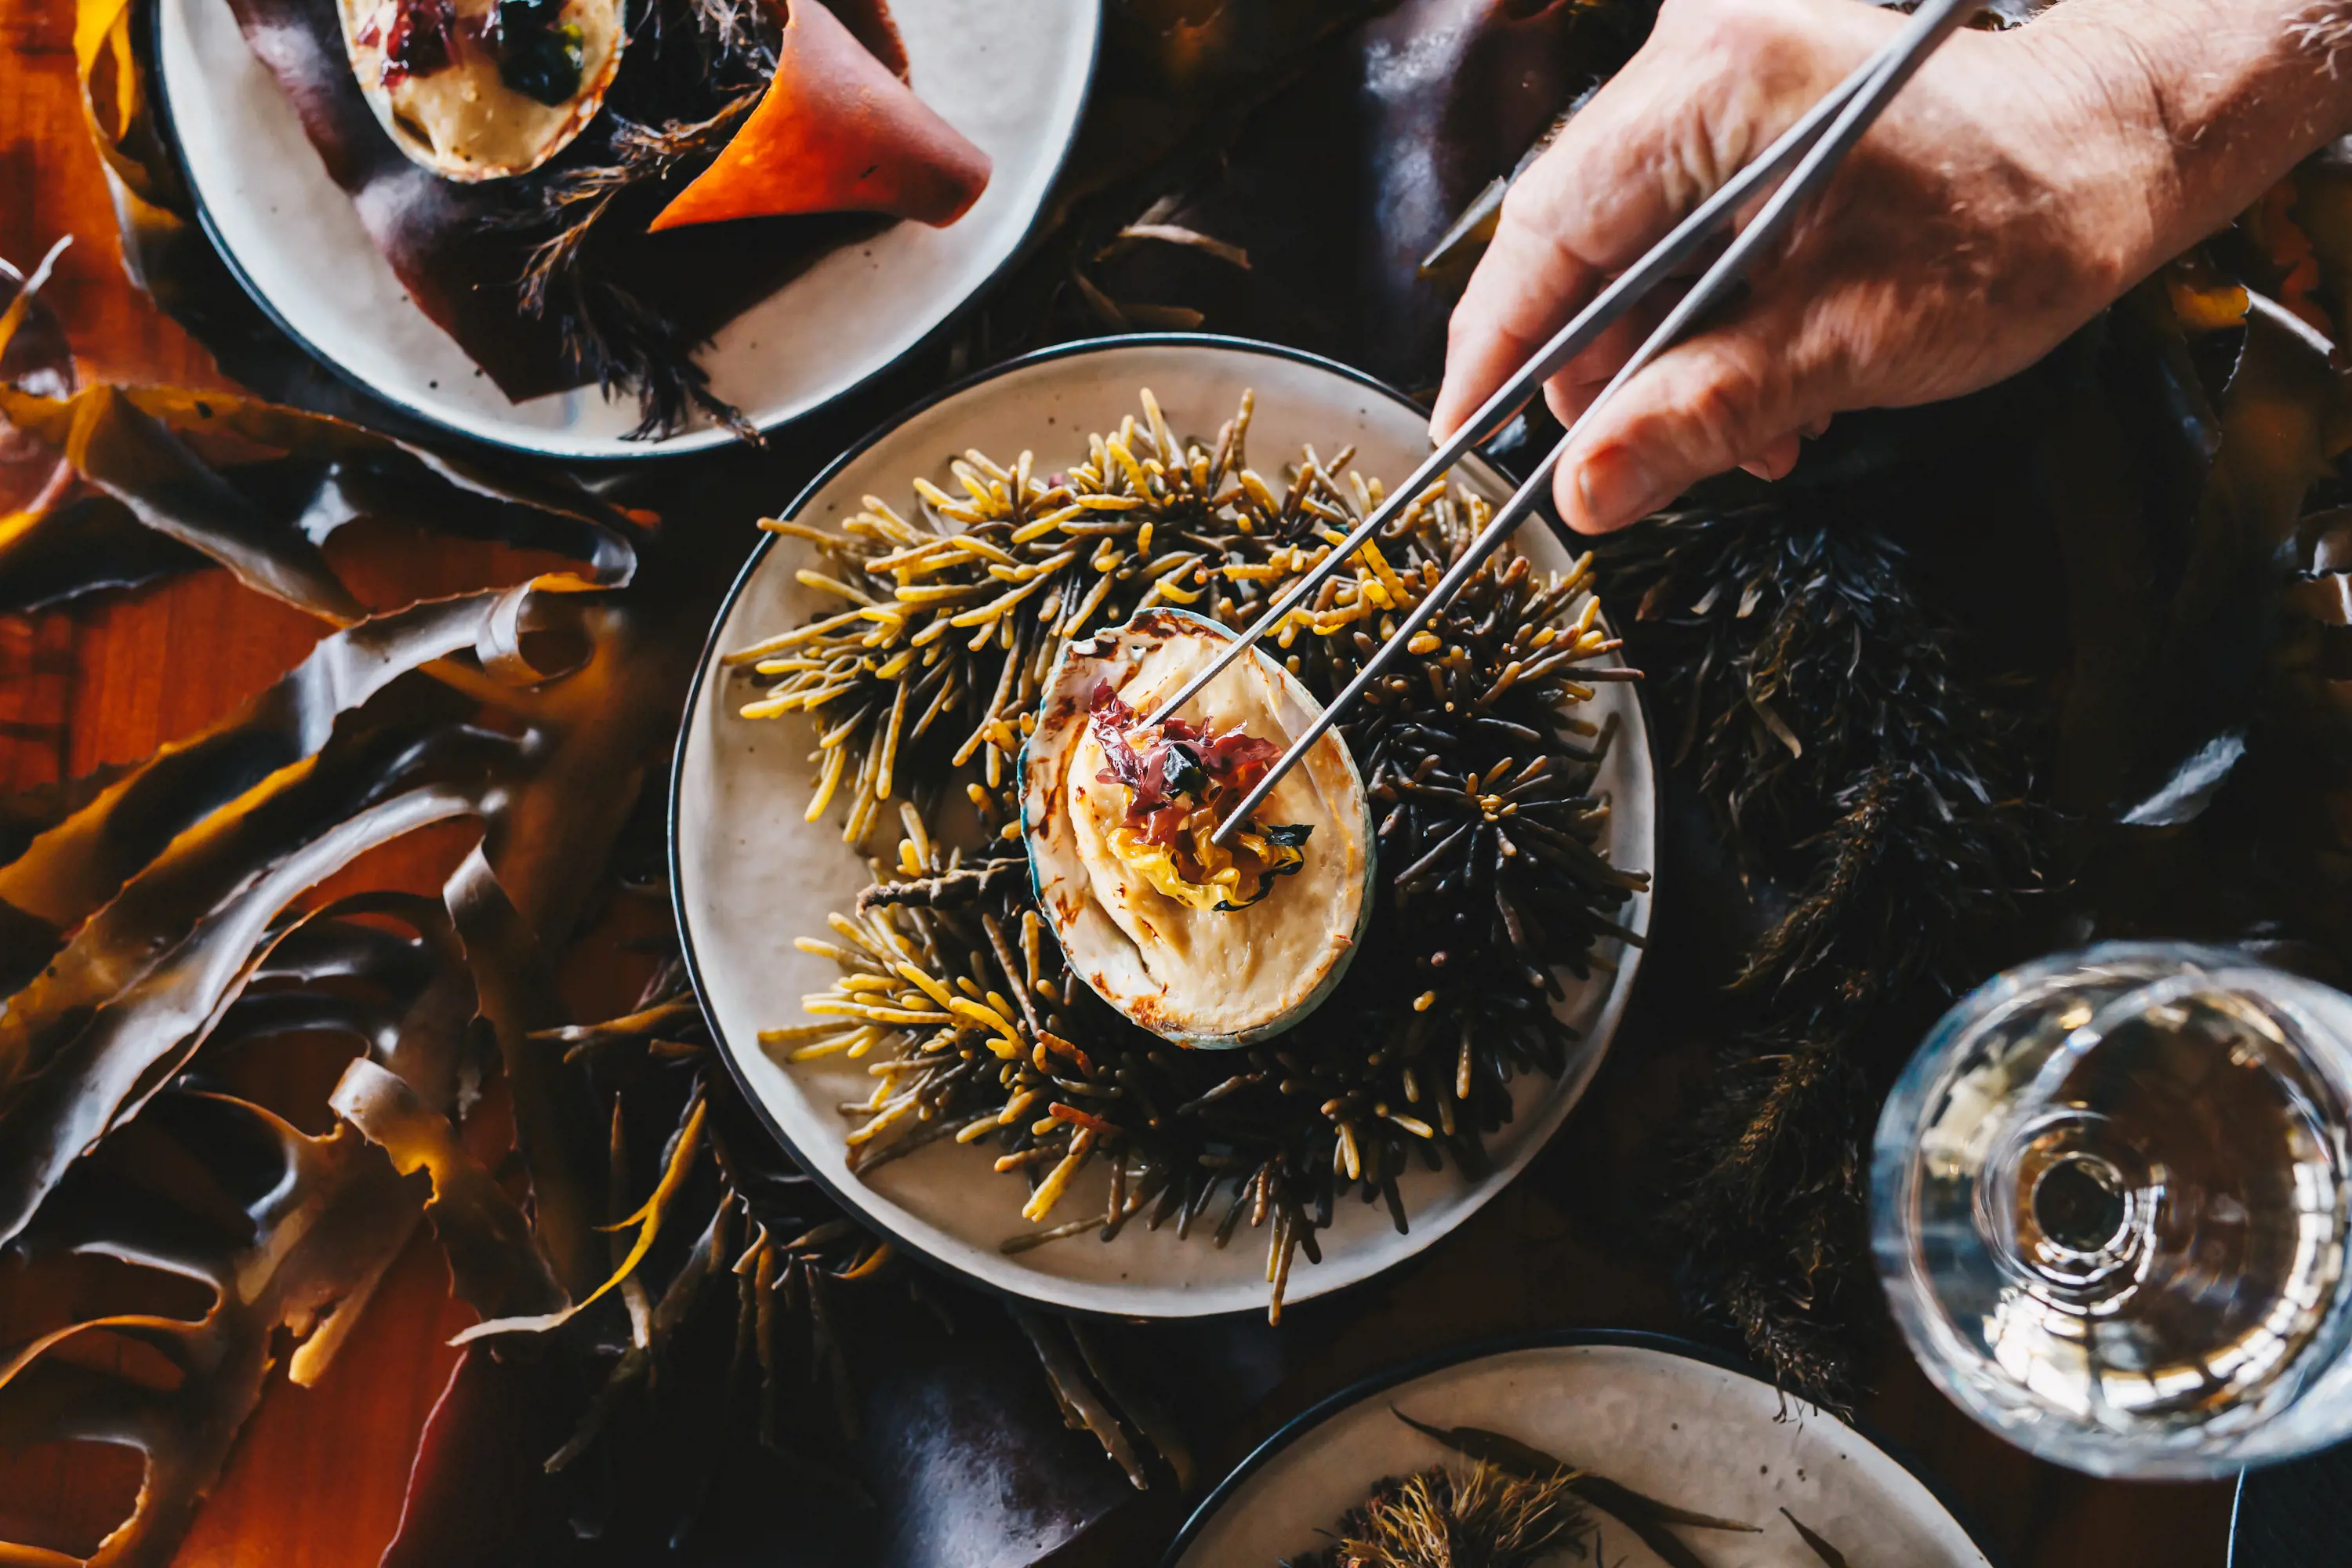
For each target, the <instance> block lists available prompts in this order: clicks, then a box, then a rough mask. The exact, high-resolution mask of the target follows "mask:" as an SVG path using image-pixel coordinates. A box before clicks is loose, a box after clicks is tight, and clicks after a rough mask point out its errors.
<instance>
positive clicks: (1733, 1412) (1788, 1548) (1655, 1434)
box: [1161, 1331, 1996, 1568]
mask: <svg viewBox="0 0 2352 1568" xmlns="http://www.w3.org/2000/svg"><path fill="white" fill-rule="evenodd" d="M1397 1412H1402V1413H1403V1414H1405V1415H1410V1416H1412V1418H1413V1419H1414V1420H1416V1421H1420V1422H1422V1423H1423V1424H1425V1425H1428V1426H1447V1427H1450V1426H1479V1427H1484V1428H1486V1430H1488V1431H1491V1432H1499V1433H1502V1434H1503V1435H1504V1436H1508V1437H1512V1438H1516V1439H1517V1440H1518V1441H1519V1442H1522V1443H1526V1444H1528V1445H1530V1446H1532V1447H1537V1448H1539V1449H1541V1450H1543V1451H1544V1452H1545V1453H1547V1454H1549V1455H1551V1456H1553V1457H1554V1458H1559V1459H1562V1460H1565V1461H1567V1462H1568V1463H1570V1464H1571V1465H1577V1466H1580V1467H1582V1468H1585V1469H1587V1470H1589V1471H1591V1473H1593V1474H1594V1475H1597V1476H1602V1477H1606V1478H1607V1479H1610V1480H1612V1481H1614V1482H1616V1483H1618V1484H1619V1485H1620V1486H1623V1487H1628V1488H1631V1489H1633V1490H1634V1491H1637V1492H1640V1493H1642V1494H1643V1495H1644V1496H1646V1497H1649V1498H1653V1499H1655V1500H1658V1501H1661V1502H1664V1503H1667V1504H1671V1505H1672V1506H1674V1507H1676V1508H1681V1509H1687V1510H1691V1511H1693V1512H1696V1513H1704V1514H1709V1515H1713V1516H1715V1517H1717V1518H1719V1519H1727V1520H1736V1521H1739V1522H1741V1523H1745V1524H1750V1525H1753V1526H1756V1527H1757V1528H1756V1531H1755V1533H1752V1534H1750V1533H1746V1532H1735V1531H1711V1530H1698V1529H1687V1528H1686V1529H1683V1530H1679V1531H1675V1533H1676V1534H1678V1535H1679V1536H1680V1537H1681V1538H1682V1539H1683V1540H1684V1541H1685V1542H1686V1543H1687V1544H1688V1545H1689V1546H1690V1547H1691V1548H1692V1549H1693V1550H1694V1551H1695V1552H1696V1553H1697V1555H1698V1557H1699V1559H1700V1560H1701V1561H1703V1562H1705V1563H1706V1564H1707V1565H1708V1568H1823V1560H1822V1557H1821V1556H1819V1555H1818V1554H1817V1553H1815V1552H1814V1551H1813V1550H1812V1548H1811V1547H1810V1546H1809V1545H1807V1544H1806V1542H1805V1540H1804V1538H1803V1537H1802V1536H1801V1535H1800V1534H1799V1533H1798V1531H1797V1529H1796V1526H1795V1525H1794V1524H1793V1523H1792V1522H1790V1521H1791V1518H1792V1517H1793V1518H1794V1519H1795V1520H1801V1521H1803V1522H1804V1525H1805V1528H1806V1529H1808V1530H1811V1531H1813V1532H1814V1533H1815V1534H1816V1535H1818V1536H1820V1537H1821V1538H1822V1540H1823V1541H1825V1542H1828V1543H1829V1544H1830V1545H1831V1546H1832V1548H1833V1549H1835V1550H1836V1551H1837V1552H1839V1553H1840V1554H1842V1555H1843V1557H1844V1558H1845V1560H1846V1561H1847V1562H1848V1563H1853V1564H1855V1565H1856V1568H1862V1565H1863V1564H1867V1563H1901V1564H1903V1565H1904V1568H1992V1565H1993V1564H1994V1563H1995V1562H1996V1559H1994V1558H1993V1556H1992V1555H1991V1553H1990V1552H1988V1551H1987V1550H1986V1549H1985V1547H1984V1546H1983V1545H1982V1544H1981V1543H1980V1542H1979V1541H1978V1540H1977V1539H1976V1537H1975V1536H1974V1535H1973V1534H1972V1533H1971V1532H1970V1531H1969V1529H1968V1528H1967V1526H1965V1525H1964V1524H1962V1523H1961V1521H1960V1520H1959V1519H1958V1517H1957V1516H1956V1515H1955V1514H1954V1512H1953V1511H1952V1508H1951V1506H1950V1505H1949V1504H1948V1502H1947V1501H1946V1500H1944V1499H1943V1498H1941V1497H1939V1496H1938V1495H1937V1491H1936V1489H1935V1488H1934V1487H1933V1486H1932V1485H1930V1484H1929V1482H1928V1481H1927V1479H1926V1478H1925V1477H1924V1476H1922V1475H1921V1474H1920V1473H1919V1471H1918V1470H1917V1468H1916V1467H1915V1466H1914V1465H1912V1464H1911V1463H1910V1461H1908V1460H1907V1459H1906V1458H1902V1457H1900V1456H1898V1455H1897V1454H1895V1453H1894V1452H1893V1451H1891V1450H1890V1449H1889V1448H1888V1447H1886V1446H1885V1444H1884V1443H1883V1442H1880V1441H1875V1440H1874V1439H1873V1438H1872V1437H1871V1436H1868V1435H1866V1434H1865V1433H1864V1432H1862V1431H1859V1430H1857V1429H1856V1428H1854V1427H1853V1426H1849V1425H1848V1424H1847V1423H1845V1422H1843V1421H1841V1420H1839V1419H1838V1418H1837V1417H1836V1416H1834V1415H1830V1414H1829V1413H1828V1412H1826V1411H1824V1410H1822V1409H1821V1408H1819V1407H1818V1406H1815V1405H1809V1404H1807V1403H1805V1402H1804V1401H1803V1400H1801V1399H1798V1398H1796V1397H1795V1396H1793V1395H1789V1394H1782V1393H1781V1391H1780V1390H1779V1389H1778V1388H1775V1387H1774V1386H1773V1385H1772V1384H1770V1383H1769V1382H1768V1381H1767V1380H1765V1379H1763V1378H1761V1377H1759V1376H1757V1375H1756V1374H1755V1373H1752V1372H1750V1371H1748V1369H1746V1368H1744V1367H1742V1366H1740V1365H1739V1364H1738V1363H1735V1362H1732V1361H1729V1360H1727V1359H1725V1358H1722V1357H1719V1356H1717V1355H1716V1354H1715V1353H1714V1352H1710V1351H1708V1350H1706V1349H1705V1348H1704V1347H1702V1346H1699V1345H1695V1344H1691V1343H1689V1342H1685V1341H1681V1340H1675V1339H1671V1338H1668V1337H1666V1336H1664V1335H1660V1334H1640V1333H1612V1332H1606V1331H1562V1332H1556V1333H1549V1334H1541V1335H1535V1336H1530V1337H1528V1338H1523V1339H1516V1340H1508V1341H1503V1342H1489V1343H1486V1344H1477V1345H1470V1346H1465V1347H1464V1348H1462V1349H1459V1350H1453V1351H1448V1352H1444V1353H1443V1354H1440V1355H1436V1356H1433V1357H1430V1358H1429V1359H1427V1360H1424V1361H1420V1362H1416V1363H1412V1365H1409V1366H1404V1367H1400V1368H1398V1369H1397V1370H1395V1371H1393V1372H1389V1373H1381V1374H1380V1375H1378V1376H1375V1377H1371V1378H1367V1379H1366V1380H1365V1381H1363V1382H1361V1383H1359V1384H1356V1385H1355V1386H1354V1387H1352V1388H1348V1389H1344V1390H1342V1391H1341V1392H1339V1394H1334V1395H1332V1396H1331V1397H1330V1398H1328V1399H1327V1400H1325V1401H1323V1402H1322V1403H1321V1404H1320V1405H1316V1406H1315V1407H1314V1408H1313V1409H1311V1410H1308V1411H1307V1412H1306V1413H1305V1414H1304V1415H1300V1416H1298V1417H1297V1419H1296V1420H1293V1421H1292V1422H1290V1423H1289V1424H1288V1425H1287V1426H1284V1427H1283V1428H1282V1429H1281V1430H1280V1431H1278V1432H1276V1434H1275V1435H1274V1436H1271V1437H1269V1438H1267V1439H1266V1440H1265V1442H1264V1443H1263V1444H1261V1445H1259V1447H1258V1448H1257V1450H1256V1452H1255V1453H1253V1454H1251V1455H1250V1457H1249V1458H1246V1459H1244V1460H1243V1461H1242V1462H1241V1464H1240V1466H1239V1467H1238V1468H1235V1469H1234V1473H1233V1474H1232V1475H1230V1476H1228V1477H1226V1478H1225V1479H1224V1480H1223V1482H1222V1483H1220V1484H1219V1486H1218V1487H1217V1489H1216V1490H1214V1491H1213V1492H1211V1493H1210V1494H1209V1496H1208V1498H1207V1499H1206V1500H1204V1501H1203V1502H1202V1504H1201V1506H1200V1508H1199V1509H1197V1510H1194V1512H1193V1514H1192V1519H1191V1520H1190V1521H1188V1522H1187V1523H1186V1524H1185V1526H1184V1528H1183V1530H1182V1531H1181V1532H1179V1534H1178V1535H1177V1537H1176V1540H1175V1542H1174V1543H1173V1544H1172V1545H1171V1546H1170V1548H1169V1549H1168V1554H1167V1556H1166V1558H1165V1559H1163V1561H1162V1564H1161V1568H1212V1565H1215V1568H1230V1565H1236V1564H1244V1563H1246V1564H1262V1565H1264V1568H1275V1565H1276V1564H1277V1563H1281V1562H1283V1561H1284V1560H1285V1559H1286V1558H1297V1559H1300V1560H1302V1561H1303V1560H1305V1559H1306V1558H1307V1557H1308V1556H1309V1555H1310V1554H1312V1553H1313V1552H1317V1551H1319V1550H1320V1549H1321V1548H1322V1547H1324V1546H1326V1545H1328V1544H1329V1537H1328V1535H1327V1534H1326V1533H1324V1532H1326V1531H1328V1530H1330V1529H1331V1527H1332V1526H1333V1525H1334V1524H1336V1523H1337V1522H1338V1521H1339V1518H1340V1516H1341V1515H1343V1514H1345V1513H1346V1512H1347V1511H1348V1510H1349V1509H1351V1508H1354V1507H1356V1506H1358V1505H1359V1504H1360V1503H1361V1502H1362V1501H1363V1500H1364V1499H1365V1498H1366V1496H1367V1495H1368V1494H1369V1493H1370V1491H1371V1489H1372V1488H1373V1486H1374V1485H1376V1484H1377V1483H1378V1482H1380V1481H1381V1480H1382V1479H1385V1478H1389V1477H1402V1476H1406V1475H1411V1474H1412V1473H1414V1472H1415V1471H1418V1470H1423V1469H1426V1468H1430V1467H1431V1466H1433V1465H1438V1464H1443V1463H1454V1464H1461V1463H1465V1462H1466V1461H1464V1460H1463V1459H1462V1458H1460V1456H1459V1455H1457V1454H1455V1453H1454V1451H1453V1450H1452V1449H1450V1448H1448V1447H1445V1446H1444V1445H1443V1444H1441V1443H1439V1442H1438V1441H1437V1440H1436V1439H1435V1438H1433V1437H1430V1436H1425V1435H1423V1433H1420V1432H1417V1431H1415V1430H1413V1429H1412V1427H1411V1426H1407V1425H1406V1424H1405V1423H1404V1422H1402V1421H1401V1420H1399V1419H1398V1417H1397V1414H1396V1413H1397ZM1782 1510H1787V1511H1786V1512H1785V1513H1784V1512H1783V1511H1782ZM1593 1521H1594V1523H1595V1524H1596V1525H1597V1526H1598V1527H1599V1530H1600V1549H1599V1550H1598V1551H1597V1552H1595V1553H1594V1555H1592V1556H1590V1557H1587V1558H1586V1559H1585V1561H1587V1562H1593V1561H1601V1562H1606V1563H1609V1564H1610V1568H1657V1565H1658V1564H1660V1563H1663V1561H1664V1560H1663V1559H1661V1558H1660V1557H1659V1556H1657V1555H1656V1554H1655V1553H1654V1552H1652V1551H1651V1550H1650V1549H1649V1548H1648V1547H1647V1546H1646V1545H1644V1544H1643V1543H1642V1542H1640V1541H1638V1540H1636V1539H1635V1538H1634V1536H1633V1531H1630V1530H1628V1529H1627V1528H1625V1526H1624V1525H1623V1524H1622V1522H1621V1521H1614V1520H1612V1519H1611V1518H1610V1517H1609V1516H1608V1515H1607V1514H1605V1513H1597V1512H1596V1513H1595V1514H1594V1515H1593ZM1569 1560H1570V1559H1569V1558H1567V1557H1563V1558H1562V1559H1561V1561H1563V1562H1565V1561H1569Z"/></svg>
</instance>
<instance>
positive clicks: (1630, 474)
mask: <svg viewBox="0 0 2352 1568" xmlns="http://www.w3.org/2000/svg"><path fill="white" fill-rule="evenodd" d="M1576 493H1577V496H1578V499H1580V500H1582V501H1583V503H1584V522H1585V524H1586V526H1588V527H1590V528H1591V529H1594V530H1601V529H1611V528H1616V527H1619V526H1621V525H1622V524H1624V523H1628V522H1631V521H1633V520H1634V519H1635V518H1637V517H1640V516H1641V515H1642V514H1643V512H1646V511H1652V510H1656V508H1657V507H1658V506H1660V505H1661V504H1663V503H1664V500H1665V499H1666V498H1665V497H1664V496H1663V495H1660V494H1659V493H1658V481H1657V479H1656V477H1655V476H1654V475H1653V474H1652V473H1651V472H1650V470H1649V468H1647V467H1646V466H1645V465H1644V464H1643V462H1642V460H1641V458H1637V457H1635V456H1634V455H1633V453H1632V452H1631V451H1628V450H1627V449H1626V448H1625V447H1603V448H1602V449H1601V450H1600V451H1598V452H1595V453H1593V454H1592V456H1591V457H1589V458H1585V459H1584V462H1583V465H1582V466H1581V467H1580V468H1578V469H1577V471H1576Z"/></svg>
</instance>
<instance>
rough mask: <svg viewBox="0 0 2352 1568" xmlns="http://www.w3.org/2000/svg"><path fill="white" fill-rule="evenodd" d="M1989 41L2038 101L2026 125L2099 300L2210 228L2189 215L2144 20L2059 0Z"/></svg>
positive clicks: (2187, 189)
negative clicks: (2138, 25) (2135, 24)
mask: <svg viewBox="0 0 2352 1568" xmlns="http://www.w3.org/2000/svg"><path fill="white" fill-rule="evenodd" d="M1998 41H1999V43H2000V45H2001V46H2003V47H2009V48H2011V49H2013V51H2014V57H2013V64H2012V69H2013V70H2014V73H2015V79H2017V80H2018V81H2020V82H2021V84H2023V89H2024V90H2025V91H2026V92H2027V93H2028V94H2029V95H2030V96H2031V97H2032V99H2033V100H2034V101H2036V102H2037V103H2038V104H2039V106H2040V108H2041V110H2042V117H2041V118H2040V119H2039V121H2038V122H2035V123H2032V124H2030V125H2029V126H2028V127H2027V128H2026V134H2027V135H2028V136H2029V137H2030V138H2032V140H2034V141H2035V142H2039V143H2041V145H2040V146H2039V147H2038V148H2037V149H2036V151H2037V153H2038V156H2039V157H2040V159H2041V161H2042V163H2043V165H2044V167H2045V168H2047V169H2049V170H2050V171H2051V172H2050V174H2049V185H2050V199H2051V200H2052V201H2053V203H2054V204H2056V205H2058V206H2059V207H2060V208H2061V210H2063V211H2064V212H2065V213H2066V214H2068V215H2069V223H2070V226H2071V227H2072V228H2073V229H2074V234H2075V248H2076V252H2077V254H2078V256H2079V257H2080V258H2081V266H2082V270H2083V272H2084V288H2085V289H2089V290H2091V291H2093V292H2095V293H2096V294H2097V295H2098V296H2099V299H2098V303H2099V304H2101V305H2104V304H2105V303H2106V302H2108V301H2109V300H2114V299H2116V297H2117V296H2119V295H2121V294H2122V293H2123V292H2124V291H2125V290H2126V289H2129V288H2130V287H2131V286H2132V285H2133V284H2135V283H2137V282H2138V281H2139V280H2140V279H2143V278H2145V277H2147V275H2148V274H2149V273H2151V272H2153V271H2154V270H2156V268H2158V267H2160V266H2162V265H2163V264H2164V263H2165V262H2166V261H2168V260H2169V259H2170V258H2172V257H2174V256H2176V255H2178V254H2179V252H2180V251H2182V250H2183V249H2185V248H2187V247H2188V246H2189V245H2190V244H2193V243H2194V242H2195V240H2196V239H2197V238H2199V237H2201V236H2202V235H2203V234H2205V233H2207V232H2209V230H2210V226H2195V222H2196V220H2195V219H2194V217H2193V216H2191V215H2192V210H2193V208H2194V207H2195V205H2196V202H2195V198H2194V196H2193V195H2192V189H2191V184H2190V181H2189V178H2188V171H2187V169H2186V168H2185V163H2186V158H2187V155H2188V154H2189V153H2192V152H2193V144H2192V146H2191V147H2188V148H2184V147H2183V146H2182V145H2181V142H2180V138H2179V136H2178V135H2176V133H2175V131H2174V128H2173V121H2171V119H2170V116H2171V115H2172V113H2173V112H2174V111H2175V110H2174V106H2173V104H2172V103H2171V102H2170V100H2168V93H2167V90H2166V87H2165V83H2164V81H2163V77H2164V74H2165V73H2164V72H2163V70H2162V69H2161V68H2160V67H2159V65H2158V55H2157V53H2155V52H2154V51H2152V50H2151V48H2150V47H2149V43H2148V40H2147V37H2146V35H2145V33H2144V32H2143V33H2141V34H2139V35H2137V36H2136V35H2135V33H2134V32H2133V31H2131V30H2129V29H2128V28H2127V26H2125V25H2121V24H2120V23H2119V22H2118V20H2117V19H2116V17H2114V16H2112V15H2111V14H2110V13H2109V11H2108V9H2107V8H2106V7H2105V6H2103V5H2101V4H2100V0H2065V3H2062V4H2061V5H2057V6H2056V7H2055V8H2053V10H2050V11H2047V12H2044V13H2043V14H2042V16H2038V17H2036V18H2035V19H2034V20H2033V21H2032V22H2031V23H2028V24H2027V25H2026V26H2022V27H2020V28H2017V29H2016V30H2014V31H2012V32H2010V33H2007V34H2003V35H2000V37H1999V40H1998ZM2233 210H2234V209H2233ZM2224 221H2226V216H2225V219H2224ZM2190 227H2193V228H2194V232H2192V233H2189V234H2187V235H2186V236H2185V237H2184V236H2183V235H2182V230H2183V229H2184V228H2190Z"/></svg>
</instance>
